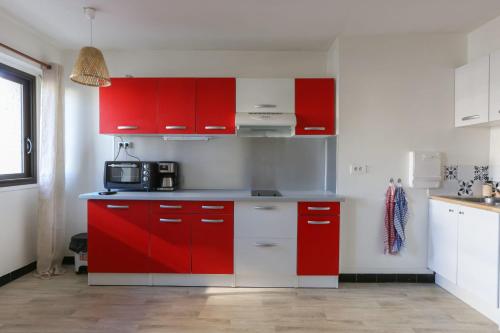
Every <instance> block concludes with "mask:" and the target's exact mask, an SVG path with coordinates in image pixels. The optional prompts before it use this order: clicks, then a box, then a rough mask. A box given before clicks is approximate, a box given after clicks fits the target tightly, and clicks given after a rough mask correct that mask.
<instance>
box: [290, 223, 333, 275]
mask: <svg viewBox="0 0 500 333" xmlns="http://www.w3.org/2000/svg"><path fill="white" fill-rule="evenodd" d="M298 223H299V225H298V244H297V274H298V275H338V274H339V231H340V225H339V224H340V218H339V216H312V215H310V216H305V215H301V216H299V221H298Z"/></svg>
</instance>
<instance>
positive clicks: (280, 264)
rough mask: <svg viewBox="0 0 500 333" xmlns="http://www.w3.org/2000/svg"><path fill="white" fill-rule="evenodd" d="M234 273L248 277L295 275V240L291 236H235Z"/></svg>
mask: <svg viewBox="0 0 500 333" xmlns="http://www.w3.org/2000/svg"><path fill="white" fill-rule="evenodd" d="M234 242H235V243H234V248H235V267H234V268H235V269H234V271H235V274H236V275H237V276H238V275H241V276H248V277H280V276H296V275H297V240H296V239H293V238H264V237H262V238H261V237H255V238H236V239H235V241H234Z"/></svg>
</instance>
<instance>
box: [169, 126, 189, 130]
mask: <svg viewBox="0 0 500 333" xmlns="http://www.w3.org/2000/svg"><path fill="white" fill-rule="evenodd" d="M186 128H187V126H165V129H168V130H185V129H186Z"/></svg>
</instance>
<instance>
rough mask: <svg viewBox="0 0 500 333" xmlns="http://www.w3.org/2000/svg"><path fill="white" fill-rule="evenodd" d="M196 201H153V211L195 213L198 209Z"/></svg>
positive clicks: (161, 212)
mask: <svg viewBox="0 0 500 333" xmlns="http://www.w3.org/2000/svg"><path fill="white" fill-rule="evenodd" d="M198 206H199V204H198V203H197V202H196V201H174V200H172V201H170V200H168V201H163V200H162V201H153V202H151V207H152V211H153V212H154V213H160V214H193V213H195V212H197V211H198Z"/></svg>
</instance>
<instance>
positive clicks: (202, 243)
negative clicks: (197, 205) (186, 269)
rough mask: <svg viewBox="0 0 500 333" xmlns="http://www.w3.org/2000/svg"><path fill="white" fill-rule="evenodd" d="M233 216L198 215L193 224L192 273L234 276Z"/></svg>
mask: <svg viewBox="0 0 500 333" xmlns="http://www.w3.org/2000/svg"><path fill="white" fill-rule="evenodd" d="M233 235H234V233H233V215H208V214H203V215H201V214H200V215H196V216H194V219H193V221H192V224H191V272H192V273H193V274H233V239H234V236H233Z"/></svg>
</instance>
